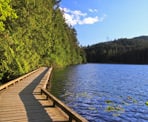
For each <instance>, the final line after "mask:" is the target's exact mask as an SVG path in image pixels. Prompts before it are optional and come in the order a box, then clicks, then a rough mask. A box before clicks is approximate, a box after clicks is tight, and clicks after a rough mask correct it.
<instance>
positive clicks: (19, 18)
mask: <svg viewBox="0 0 148 122" xmlns="http://www.w3.org/2000/svg"><path fill="white" fill-rule="evenodd" d="M59 4H60V0H0V15H1V16H0V54H1V55H0V83H5V82H6V81H9V80H11V79H14V78H16V77H18V76H20V75H22V74H25V73H27V72H30V71H32V70H34V69H36V68H38V67H40V66H51V65H53V66H55V67H65V66H68V65H72V64H78V63H82V62H85V55H84V51H83V49H82V48H81V47H80V46H79V42H78V40H77V33H76V30H75V29H74V28H73V27H71V26H70V25H68V24H66V22H65V19H64V17H63V12H62V11H61V10H60V8H59Z"/></svg>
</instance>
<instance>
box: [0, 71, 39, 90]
mask: <svg viewBox="0 0 148 122" xmlns="http://www.w3.org/2000/svg"><path fill="white" fill-rule="evenodd" d="M39 69H40V68H39ZM39 69H37V70H34V71H32V72H30V73H28V74H25V75H23V76H21V77H19V78H17V79H14V80H12V81H9V82H8V83H5V84H3V85H1V86H0V91H2V90H4V89H7V88H8V87H10V86H12V85H15V83H17V82H19V81H21V80H23V79H24V78H26V77H29V76H30V75H31V74H33V73H35V72H37V71H38V70H39Z"/></svg>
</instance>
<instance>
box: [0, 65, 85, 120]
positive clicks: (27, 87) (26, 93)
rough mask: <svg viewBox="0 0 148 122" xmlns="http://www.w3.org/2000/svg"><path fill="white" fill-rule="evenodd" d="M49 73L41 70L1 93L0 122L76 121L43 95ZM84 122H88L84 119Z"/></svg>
mask: <svg viewBox="0 0 148 122" xmlns="http://www.w3.org/2000/svg"><path fill="white" fill-rule="evenodd" d="M47 71H48V69H47V68H40V69H39V70H37V71H36V72H34V73H32V74H31V75H30V76H29V77H26V78H24V79H22V80H21V81H19V82H18V83H16V84H15V85H12V86H11V87H9V88H8V89H6V90H2V91H0V122H68V121H74V120H70V119H69V116H68V115H67V114H65V112H63V111H62V110H61V109H60V108H59V107H58V106H56V105H54V106H53V101H52V100H50V99H47V95H46V94H41V88H43V87H45V86H44V84H45V82H47V81H46V80H45V78H46V76H45V75H46V73H47ZM43 91H44V89H43ZM45 93H46V91H45ZM47 94H48V93H47ZM60 106H61V105H60ZM64 110H65V109H64ZM70 115H71V114H70ZM80 118H81V117H80ZM76 121H77V120H76ZM82 121H83V122H87V120H85V119H84V118H83V117H82Z"/></svg>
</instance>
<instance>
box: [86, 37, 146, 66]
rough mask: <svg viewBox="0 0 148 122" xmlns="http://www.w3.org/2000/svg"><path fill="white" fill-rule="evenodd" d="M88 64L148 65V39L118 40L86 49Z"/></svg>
mask: <svg viewBox="0 0 148 122" xmlns="http://www.w3.org/2000/svg"><path fill="white" fill-rule="evenodd" d="M85 51H86V54H87V56H86V57H87V60H88V62H100V63H127V64H148V37H147V36H141V37H136V38H132V39H126V38H125V39H118V40H114V41H110V42H104V43H99V44H96V45H92V46H88V47H86V48H85Z"/></svg>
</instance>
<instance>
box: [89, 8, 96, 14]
mask: <svg viewBox="0 0 148 122" xmlns="http://www.w3.org/2000/svg"><path fill="white" fill-rule="evenodd" d="M88 11H89V12H91V13H95V12H98V10H97V9H91V8H90V9H88Z"/></svg>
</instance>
